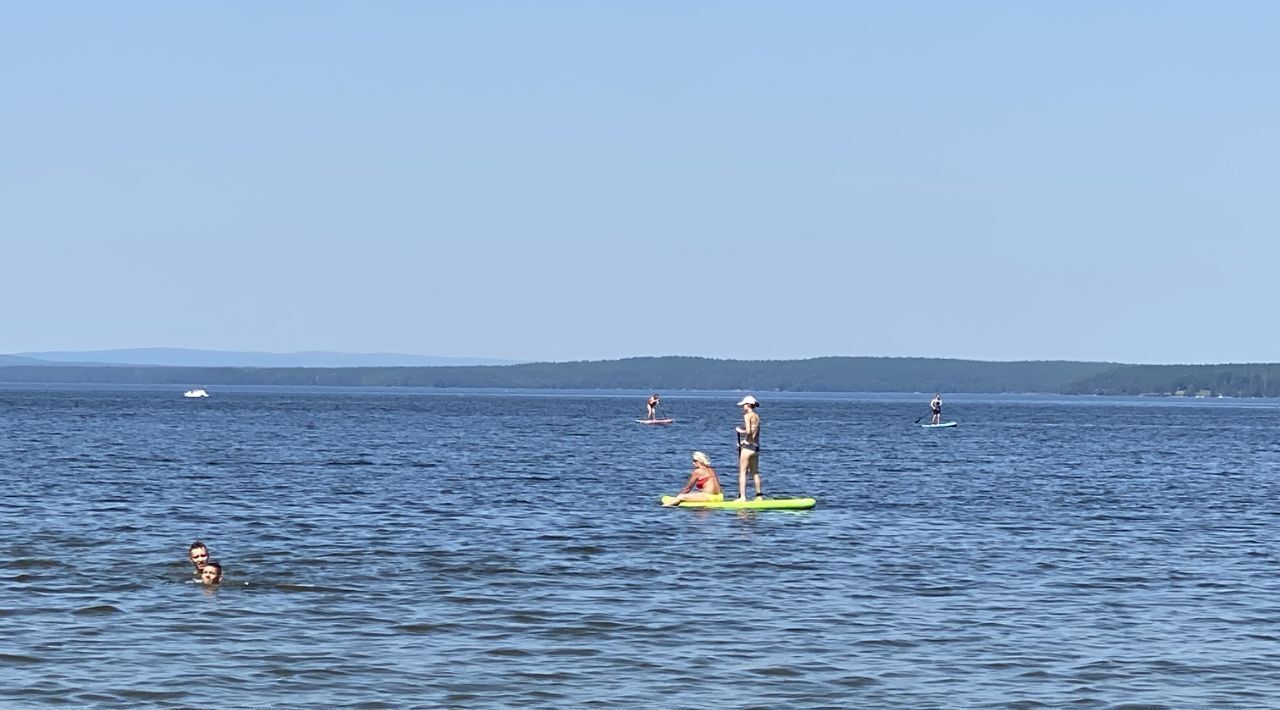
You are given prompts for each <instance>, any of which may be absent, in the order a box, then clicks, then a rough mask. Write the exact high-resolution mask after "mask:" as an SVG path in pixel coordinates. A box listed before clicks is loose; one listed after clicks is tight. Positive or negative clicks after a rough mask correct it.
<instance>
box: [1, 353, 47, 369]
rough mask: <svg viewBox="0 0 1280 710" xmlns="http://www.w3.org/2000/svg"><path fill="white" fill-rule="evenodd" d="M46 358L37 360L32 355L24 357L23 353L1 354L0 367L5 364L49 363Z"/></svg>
mask: <svg viewBox="0 0 1280 710" xmlns="http://www.w3.org/2000/svg"><path fill="white" fill-rule="evenodd" d="M48 364H49V363H48V361H46V360H37V359H35V358H30V357H22V356H21V355H0V367H4V366H5V365H48Z"/></svg>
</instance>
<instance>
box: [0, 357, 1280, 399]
mask: <svg viewBox="0 0 1280 710" xmlns="http://www.w3.org/2000/svg"><path fill="white" fill-rule="evenodd" d="M0 382H13V383H22V382H30V383H67V384H76V383H96V384H152V385H156V384H159V385H175V386H181V387H184V388H185V387H193V386H200V387H214V386H217V385H286V386H287V385H324V386H337V387H344V386H349V387H471V388H483V387H501V388H513V389H640V390H658V391H666V392H670V391H678V390H745V391H752V392H756V393H762V392H925V393H928V392H969V393H1043V394H1123V395H1167V396H1184V397H1217V396H1227V397H1280V364H1245V365H1125V364H1117V363H1106V362H1071V361H1024V362H989V361H980V360H945V359H935V358H884V357H881V358H874V357H825V358H813V359H810V360H713V359H710V358H701V357H642V358H627V359H623V360H596V361H583V362H541V363H524V364H516V365H483V366H475V365H472V366H453V365H435V366H424V367H258V366H254V367H179V366H168V367H155V366H147V365H98V366H84V365H70V364H61V365H52V364H43V365H30V364H16V365H15V364H10V365H7V366H5V365H4V364H3V363H0Z"/></svg>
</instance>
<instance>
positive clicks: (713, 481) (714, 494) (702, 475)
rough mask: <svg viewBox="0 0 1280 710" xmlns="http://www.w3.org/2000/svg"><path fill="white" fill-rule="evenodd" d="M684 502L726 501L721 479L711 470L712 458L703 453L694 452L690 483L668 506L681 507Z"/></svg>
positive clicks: (685, 485) (686, 484)
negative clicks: (681, 502)
mask: <svg viewBox="0 0 1280 710" xmlns="http://www.w3.org/2000/svg"><path fill="white" fill-rule="evenodd" d="M682 500H701V501H711V502H716V503H718V502H720V501H722V500H724V491H723V489H721V488H720V477H719V476H717V475H716V472H715V469H713V468H711V457H709V456H707V455H706V454H704V453H702V452H701V451H695V452H693V471H692V472H690V473H689V481H688V482H687V483H685V484H684V488H682V489H681V490H680V492H679V493H677V494H676V496H675V498H674V499H672V500H671V502H669V503H663V505H666V506H674V505H680V501H682Z"/></svg>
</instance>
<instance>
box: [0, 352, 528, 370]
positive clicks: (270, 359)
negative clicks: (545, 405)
mask: <svg viewBox="0 0 1280 710" xmlns="http://www.w3.org/2000/svg"><path fill="white" fill-rule="evenodd" d="M0 358H2V359H0V364H3V365H48V364H76V365H152V366H161V367H442V366H472V365H513V364H515V363H517V362H519V361H517V360H500V359H495V358H479V357H435V356H431V355H408V354H404V353H343V352H331V351H321V350H309V351H303V352H292V353H269V352H253V351H233V350H197V349H191V348H120V349H114V350H57V351H47V352H24V353H14V354H13V355H0ZM15 359H16V361H15Z"/></svg>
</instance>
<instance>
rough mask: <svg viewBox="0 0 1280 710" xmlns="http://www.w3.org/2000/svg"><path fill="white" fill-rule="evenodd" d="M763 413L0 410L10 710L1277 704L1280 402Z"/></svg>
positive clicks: (502, 396) (1037, 403)
mask: <svg viewBox="0 0 1280 710" xmlns="http://www.w3.org/2000/svg"><path fill="white" fill-rule="evenodd" d="M756 394H757V396H759V397H760V398H761V399H762V401H763V406H762V407H761V409H760V415H761V419H762V421H763V427H762V432H763V434H762V440H763V444H764V450H763V452H762V458H761V470H762V473H763V474H764V479H765V488H766V493H768V494H770V495H784V494H788V493H791V494H806V495H812V496H814V497H816V498H818V500H819V502H818V506H817V507H816V508H814V509H813V510H811V511H804V512H774V511H769V512H758V513H749V512H747V513H743V512H730V511H695V510H677V509H664V508H661V507H659V506H658V505H657V498H658V496H659V495H660V494H662V493H664V492H667V493H670V492H673V491H674V490H676V489H677V488H678V487H679V486H680V485H681V484H682V483H683V482H684V480H685V477H686V475H687V472H688V470H689V454H690V452H691V451H693V450H694V449H700V450H703V451H706V452H707V453H708V454H710V456H711V458H712V463H713V465H714V466H715V467H716V469H717V470H718V471H719V472H720V473H721V476H722V479H723V480H724V482H725V483H726V485H727V487H730V488H732V487H735V486H736V467H735V465H734V453H733V452H734V448H733V446H734V435H733V431H732V430H733V427H734V426H736V425H737V424H738V423H739V422H740V421H741V415H740V412H739V410H738V408H737V407H735V406H734V403H735V402H736V401H737V399H736V398H737V397H738V396H739V394H735V393H720V394H716V393H698V394H689V395H684V396H681V395H680V394H679V393H668V394H666V396H665V397H664V400H665V402H666V404H667V407H666V409H667V413H668V414H670V415H672V416H674V417H675V419H676V423H675V424H674V425H672V426H670V427H646V426H641V425H638V424H636V423H634V421H633V419H635V418H636V417H639V416H643V414H644V399H645V396H646V395H647V393H625V394H623V393H601V394H586V393H532V392H524V393H521V392H496V393H450V392H431V391H418V392H408V391H385V392H383V391H338V390H331V391H320V390H312V391H304V390H284V389H280V390H270V389H251V388H241V389H234V390H233V389H228V390H225V391H221V390H220V391H214V392H212V395H213V396H212V397H210V398H209V399H207V400H186V399H183V398H182V397H181V394H180V392H177V391H172V390H167V389H166V390H161V389H110V388H105V389H93V390H85V389H68V388H44V389H20V388H14V387H9V388H0V482H3V485H4V496H3V498H2V499H0V705H4V706H33V705H36V706H38V705H44V704H69V705H76V706H84V705H92V706H113V705H115V706H137V705H148V706H157V707H165V706H173V707H191V706H195V705H203V704H209V705H213V706H218V707H261V706H276V707H304V706H309V707H365V708H377V707H387V708H400V707H413V706H419V707H430V706H465V707H510V706H575V707H580V706H587V707H615V706H626V707H664V706H681V707H693V706H708V707H717V706H725V707H746V706H758V707H777V706H783V705H789V706H793V707H813V706H842V707H1061V706H1071V707H1084V708H1088V707H1115V706H1130V707H1170V708H1188V707H1228V706H1235V707H1260V706H1265V705H1272V706H1274V704H1275V703H1276V702H1277V698H1280V557H1278V554H1280V549H1278V547H1280V543H1277V538H1280V483H1278V481H1280V444H1278V443H1277V425H1278V424H1280V409H1278V408H1277V403H1276V402H1274V401H1246V400H1238V401H1236V400H1219V401H1184V400H1179V401H1174V400H1167V399H1161V400H1156V399H1151V400H1140V399H1133V400H1114V399H1093V398H1089V399H1084V398H1082V399H1067V398H1057V399H1054V398H1034V397H1003V398H1002V397H978V396H971V397H966V396H964V395H952V396H949V397H947V401H946V411H945V415H946V418H947V419H955V420H958V421H959V422H960V426H958V427H956V428H954V429H938V430H925V429H921V428H919V427H917V426H913V425H912V421H913V420H914V419H915V418H916V417H917V416H919V415H921V414H924V413H925V412H926V411H927V406H926V403H927V400H928V396H927V395H924V396H921V395H911V396H905V395H899V396H895V395H847V396H825V397H823V396H809V397H804V396H795V395H791V396H782V395H772V396H771V395H769V394H768V393H756ZM197 538H199V539H202V540H204V541H206V542H207V543H208V544H209V546H210V548H211V550H212V553H213V557H214V558H215V559H218V560H220V561H222V562H223V563H224V564H225V566H226V574H227V579H226V582H225V583H224V584H223V585H222V586H221V587H220V588H217V589H212V590H210V589H205V588H203V587H201V586H200V585H197V584H193V583H192V582H191V573H190V564H189V563H188V562H187V561H186V559H185V555H186V548H187V545H188V544H189V543H190V542H191V541H192V540H194V539H197Z"/></svg>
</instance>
